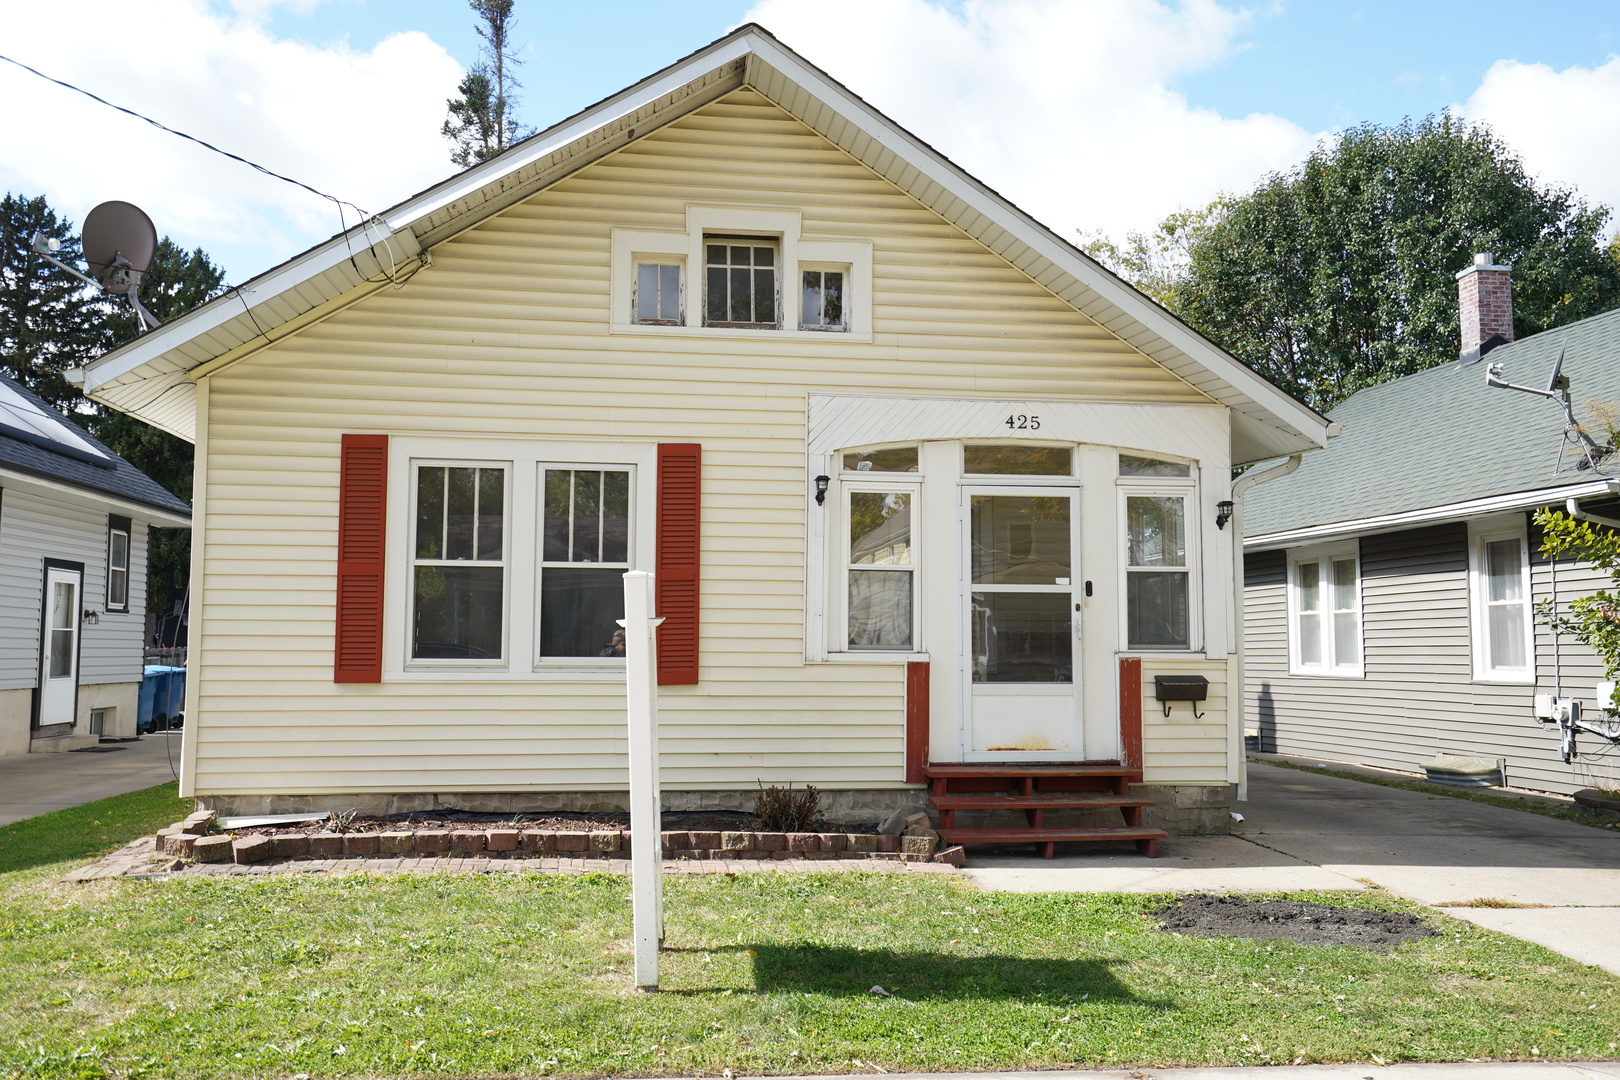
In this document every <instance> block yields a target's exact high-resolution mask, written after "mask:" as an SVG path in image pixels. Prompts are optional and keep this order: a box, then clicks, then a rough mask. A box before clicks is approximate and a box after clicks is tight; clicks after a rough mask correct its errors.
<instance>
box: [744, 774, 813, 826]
mask: <svg viewBox="0 0 1620 1080" xmlns="http://www.w3.org/2000/svg"><path fill="white" fill-rule="evenodd" d="M820 805H821V792H819V791H817V790H816V789H815V785H813V784H806V785H804V790H803V791H799V792H795V791H794V790H793V785H792V784H789V785H788V786H787V788H786V789H785V790H784V789H783V788H779V787H777V786H776V785H775V784H772V785H771V786H770V787H764V786H761V787H760V789H759V794H758V795H757V796H756V797H755V798H754V817H756V818H758V819H759V827H760V828H761V829H763V830H764V831H766V832H811V831H813V830H814V829H815V828H816V827H817V826H818V825H820V824H821V810H820Z"/></svg>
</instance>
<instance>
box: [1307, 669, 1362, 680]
mask: <svg viewBox="0 0 1620 1080" xmlns="http://www.w3.org/2000/svg"><path fill="white" fill-rule="evenodd" d="M1288 674H1290V675H1295V676H1298V677H1299V678H1302V679H1365V678H1366V677H1367V673H1366V672H1365V671H1334V670H1332V669H1330V668H1289V669H1288Z"/></svg>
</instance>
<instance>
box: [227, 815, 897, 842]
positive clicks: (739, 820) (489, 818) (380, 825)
mask: <svg viewBox="0 0 1620 1080" xmlns="http://www.w3.org/2000/svg"><path fill="white" fill-rule="evenodd" d="M661 824H662V827H663V828H664V829H665V830H670V831H675V832H691V831H715V832H756V831H760V828H759V824H758V821H757V819H756V818H755V817H754V815H753V814H747V813H743V812H741V811H735V810H689V811H680V810H669V811H665V812H664V814H663V818H662V822H661ZM498 827H505V828H520V829H527V830H529V831H530V832H591V831H596V830H611V829H628V828H629V827H630V815H629V814H619V813H589V814H583V813H582V814H576V813H561V812H556V813H546V812H539V813H533V814H478V813H473V812H471V811H465V810H434V811H423V812H418V813H413V814H393V815H389V816H386V817H356V818H355V819H354V820H353V821H351V822H349V823H347V825H343V826H339V825H337V824H335V823H334V822H333V821H332V820H331V819H329V818H322V819H320V820H318V821H308V822H298V823H293V824H287V825H254V826H248V827H245V828H237V829H232V830H231V835H232V836H313V835H315V834H316V833H325V832H347V833H380V832H390V831H392V830H395V829H491V828H498ZM823 828H824V829H825V830H826V831H829V832H832V831H836V832H841V833H870V832H876V831H877V826H876V825H827V826H824V827H823Z"/></svg>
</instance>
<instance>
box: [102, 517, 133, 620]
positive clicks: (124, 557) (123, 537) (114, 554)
mask: <svg viewBox="0 0 1620 1080" xmlns="http://www.w3.org/2000/svg"><path fill="white" fill-rule="evenodd" d="M129 536H130V526H129V518H125V517H113V518H109V519H108V520H107V610H108V611H128V610H129Z"/></svg>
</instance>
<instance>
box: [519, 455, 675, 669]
mask: <svg viewBox="0 0 1620 1080" xmlns="http://www.w3.org/2000/svg"><path fill="white" fill-rule="evenodd" d="M538 466H539V467H538V468H537V469H536V472H535V483H536V484H537V485H539V486H540V490H541V491H544V488H545V482H546V470H547V469H571V470H575V471H582V472H591V471H594V470H598V469H600V470H604V471H608V470H611V471H620V470H622V471H625V472H628V473H629V474H630V484H629V486H630V550H629V552H628V553H627V554H628V555H629V560H628V565H624V566H620V565H619V564H617V563H613V564H607V563H588V562H575V563H571V562H563V561H560V560H547V559H546V558H545V536H544V533H543V530H544V528H545V521H544V517H545V505H544V495H541V497H540V502H539V504H538V505H537V506H536V517H535V522H534V537H535V539H534V570H535V571H536V574H537V576H536V578H535V584H534V589H533V591H532V596H533V600H532V601H531V610H532V612H533V620H532V621H533V623H534V638H533V641H534V644H533V645H532V646H531V648H530V655H531V660H532V662H533V664H534V668H535V670H536V671H543V670H558V669H581V668H584V669H596V668H601V669H606V670H617V671H623V670H624V661H623V659H621V658H619V657H612V656H550V657H547V656H541V655H540V615H541V611H540V590H541V588H542V586H543V583H544V578H545V573H546V571H547V570H568V569H574V570H585V569H589V568H591V567H593V566H594V567H597V568H599V569H604V570H618V571H619V572H620V573H623V572H625V571H627V570H636V569H645V568H646V567H645V566H643V565H642V564H643V563H645V562H648V560H639V561H638V559H637V556H638V554H639V547H640V545H639V544H638V542H637V541H638V539H639V538H638V535H637V527H638V526H639V525H640V524H641V518H642V516H643V515H642V513H641V507H640V506H639V505H638V499H637V494H638V491H639V488H638V487H637V485H638V484H639V483H641V482H642V475H643V474H642V472H641V470H640V469H638V468H637V467H636V466H635V465H625V464H619V463H616V462H602V461H586V462H582V461H541V462H539V463H538ZM655 497H656V495H655Z"/></svg>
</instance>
